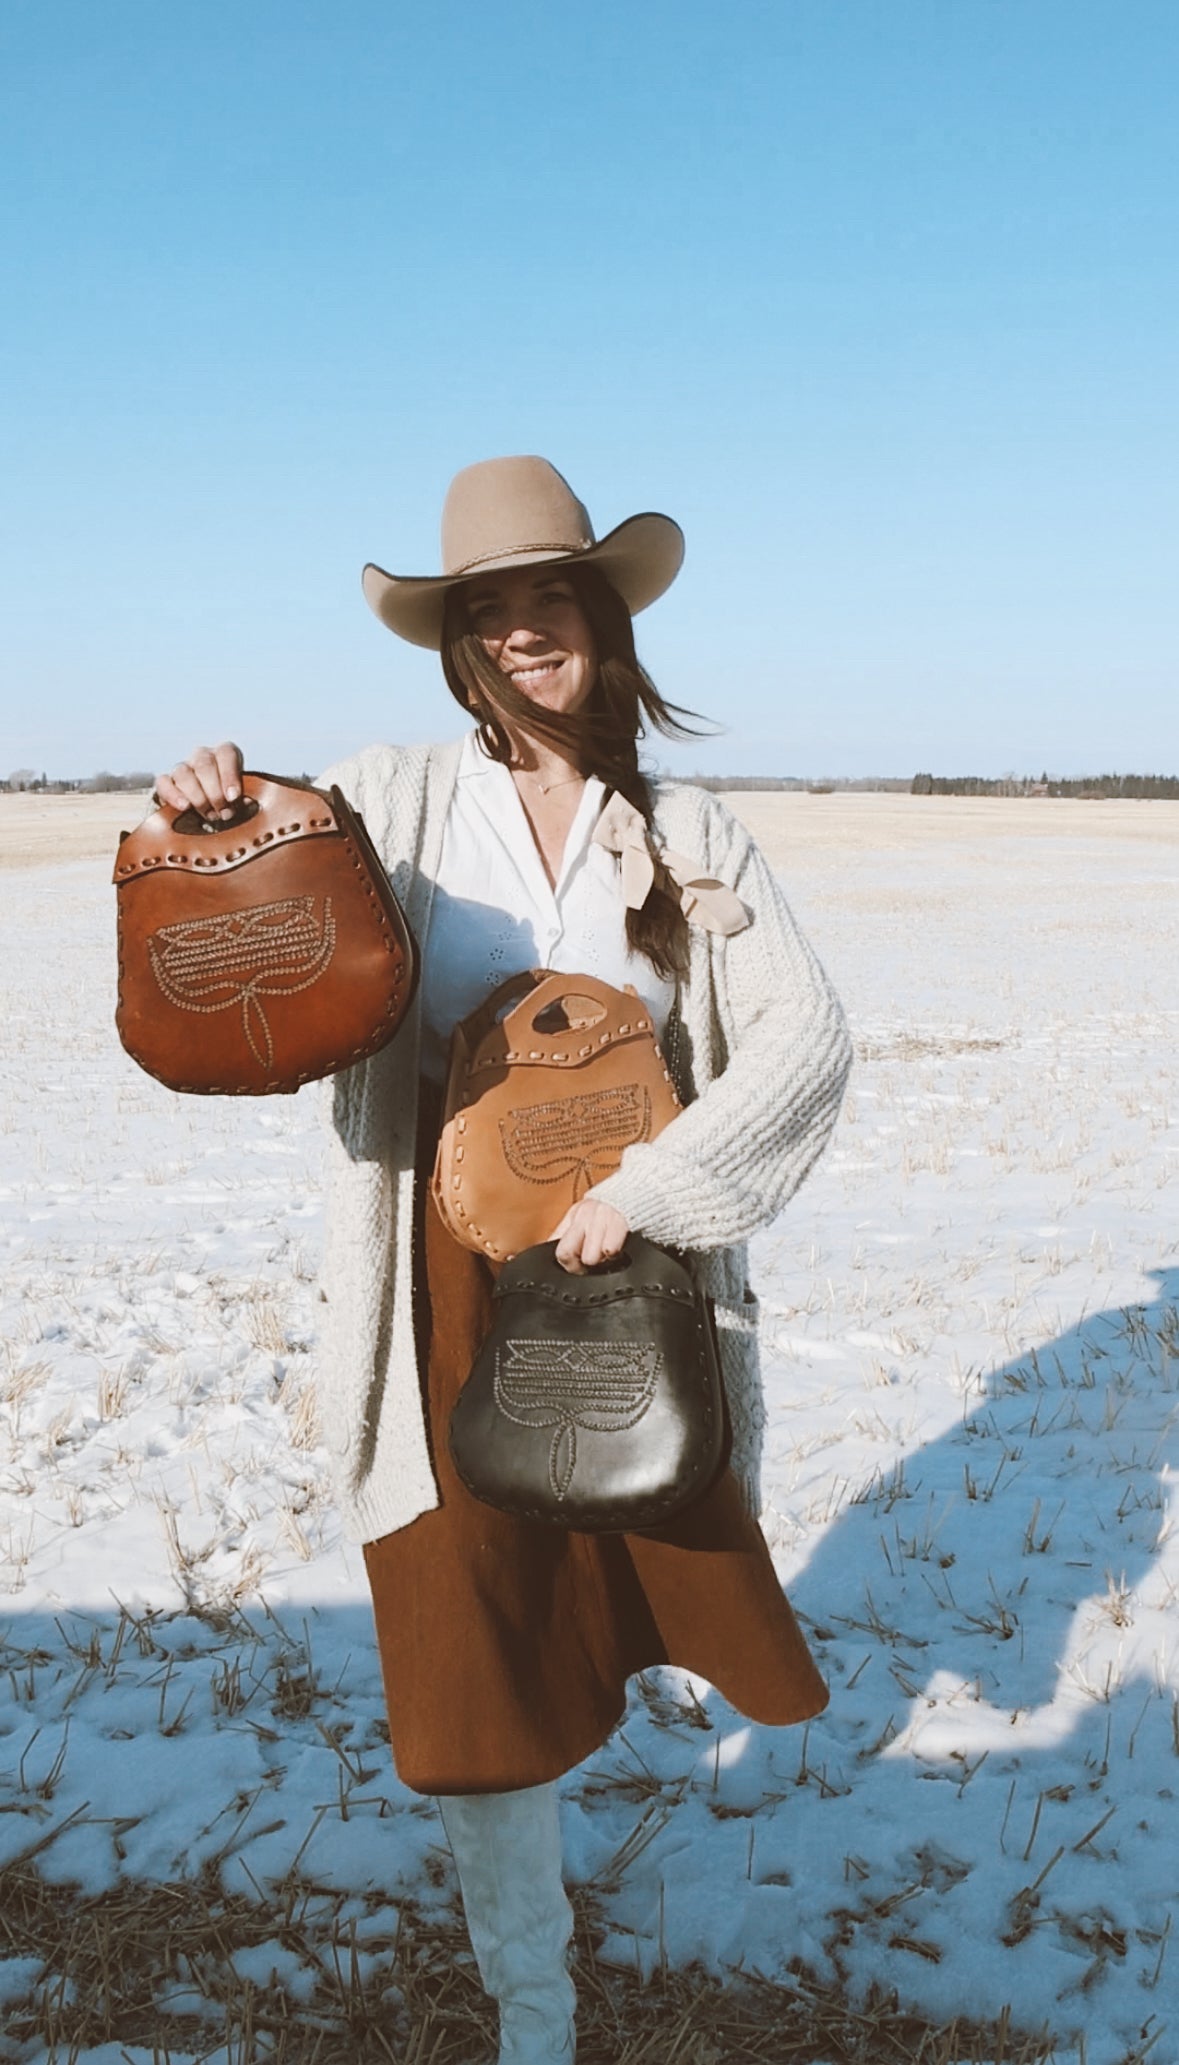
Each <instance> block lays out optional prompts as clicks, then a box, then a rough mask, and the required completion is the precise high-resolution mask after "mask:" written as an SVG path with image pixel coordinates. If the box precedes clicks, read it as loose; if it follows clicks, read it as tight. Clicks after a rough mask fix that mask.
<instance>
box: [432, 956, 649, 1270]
mask: <svg viewBox="0 0 1179 2065" xmlns="http://www.w3.org/2000/svg"><path fill="white" fill-rule="evenodd" d="M679 1110H680V1100H679V1097H678V1096H677V1094H676V1089H675V1085H674V1083H673V1082H672V1079H671V1076H670V1074H669V1072H668V1068H667V1063H666V1062H665V1060H664V1058H663V1055H662V1053H661V1051H660V1048H659V1045H658V1042H657V1041H656V1038H655V1028H654V1026H653V1024H652V1022H651V1014H650V1012H649V1011H648V1009H647V1007H646V1005H645V1004H644V1003H643V1001H642V999H641V998H640V997H639V995H638V993H637V991H636V990H633V989H631V988H630V987H629V985H628V987H627V988H626V989H625V990H618V989H614V988H612V986H611V985H610V983H608V982H599V981H598V979H597V977H596V976H592V975H554V974H552V973H551V972H550V971H549V970H548V969H545V968H533V969H530V970H528V971H527V972H525V973H523V974H521V975H515V976H512V977H511V978H510V979H509V981H507V982H504V983H501V984H500V986H499V988H498V989H497V990H495V991H494V992H493V994H492V995H491V996H490V997H489V998H488V999H487V1001H486V1003H484V1004H481V1005H480V1007H479V1009H478V1010H477V1011H473V1012H472V1013H471V1015H470V1017H469V1018H464V1020H463V1021H462V1023H461V1025H458V1026H456V1027H455V1030H454V1033H453V1035H452V1039H451V1049H450V1071H449V1076H448V1080H447V1087H446V1103H445V1107H444V1116H443V1122H442V1135H441V1138H440V1140H439V1143H438V1155H437V1159H436V1161H435V1165H434V1181H433V1191H434V1197H435V1199H436V1201H437V1204H438V1208H439V1210H440V1212H441V1213H442V1216H443V1218H444V1219H445V1221H446V1224H447V1225H448V1227H449V1228H450V1231H451V1232H452V1233H453V1235H454V1237H455V1239H456V1240H458V1241H460V1242H461V1243H462V1245H463V1246H464V1247H467V1248H474V1249H476V1250H477V1251H478V1252H479V1253H480V1254H484V1255H489V1256H491V1258H492V1259H493V1261H497V1262H502V1261H504V1260H506V1258H507V1257H508V1256H509V1255H518V1254H519V1253H520V1251H521V1249H523V1248H530V1247H534V1246H535V1245H536V1244H537V1243H538V1242H540V1241H545V1240H548V1239H549V1238H550V1237H551V1235H552V1231H553V1228H554V1227H555V1226H556V1225H557V1223H558V1221H559V1220H561V1219H562V1218H563V1217H564V1215H565V1213H566V1211H567V1210H568V1209H569V1206H570V1205H572V1204H576V1202H577V1200H578V1199H579V1198H581V1197H584V1195H585V1193H586V1191H587V1190H589V1189H590V1188H591V1186H592V1185H593V1184H595V1183H600V1182H602V1181H603V1179H604V1178H605V1177H606V1176H610V1175H613V1173H614V1171H615V1169H616V1168H617V1167H618V1164H619V1162H620V1161H621V1160H622V1156H623V1153H624V1151H625V1150H626V1148H628V1147H630V1146H631V1145H632V1144H633V1143H634V1142H636V1141H639V1140H653V1139H654V1137H655V1135H656V1134H657V1133H659V1132H661V1131H662V1129H663V1127H664V1126H666V1125H667V1124H668V1123H669V1121H670V1120H671V1119H673V1118H674V1117H675V1115H676V1113H677V1112H678V1111H679Z"/></svg>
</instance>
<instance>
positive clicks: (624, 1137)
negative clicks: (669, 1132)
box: [499, 1083, 651, 1200]
mask: <svg viewBox="0 0 1179 2065" xmlns="http://www.w3.org/2000/svg"><path fill="white" fill-rule="evenodd" d="M650 1132H651V1096H650V1092H649V1091H648V1090H647V1089H645V1088H644V1086H643V1085H642V1084H641V1083H619V1084H618V1085H616V1086H615V1087H614V1088H613V1089H605V1090H587V1091H584V1092H583V1093H582V1094H581V1095H579V1096H576V1097H555V1098H553V1099H552V1100H551V1102H548V1103H545V1104H525V1105H521V1106H519V1108H518V1109H516V1110H515V1111H509V1112H508V1113H507V1114H506V1116H505V1117H504V1118H502V1119H501V1120H500V1122H499V1136H500V1141H501V1144H502V1146H503V1151H504V1160H505V1161H506V1163H507V1165H508V1167H509V1169H510V1170H511V1171H512V1174H513V1175H514V1176H520V1177H522V1178H523V1179H524V1181H525V1182H527V1183H561V1182H567V1181H568V1179H569V1178H570V1177H572V1178H573V1196H574V1199H575V1200H576V1199H578V1198H580V1197H583V1196H584V1194H585V1192H586V1191H587V1190H588V1189H589V1188H590V1185H591V1184H592V1183H595V1182H600V1181H601V1179H602V1177H603V1176H607V1175H612V1174H613V1172H614V1170H615V1169H616V1168H617V1167H618V1164H619V1161H620V1160H621V1158H622V1151H623V1149H624V1148H625V1147H630V1146H632V1145H633V1144H634V1142H635V1141H636V1140H646V1139H647V1138H648V1137H649V1136H650Z"/></svg>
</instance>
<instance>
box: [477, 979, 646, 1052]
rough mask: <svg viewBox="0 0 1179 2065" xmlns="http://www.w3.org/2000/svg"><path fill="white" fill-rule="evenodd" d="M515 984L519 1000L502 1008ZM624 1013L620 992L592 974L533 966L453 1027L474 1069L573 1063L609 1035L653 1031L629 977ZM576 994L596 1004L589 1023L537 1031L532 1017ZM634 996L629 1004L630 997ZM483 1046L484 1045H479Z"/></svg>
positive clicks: (619, 1036)
mask: <svg viewBox="0 0 1179 2065" xmlns="http://www.w3.org/2000/svg"><path fill="white" fill-rule="evenodd" d="M513 985H514V986H517V987H520V988H522V991H523V994H522V997H521V1001H520V1002H518V1003H516V1004H515V1005H513V1007H512V1009H511V1010H509V1011H506V1012H505V1010H504V1004H505V1002H507V1001H509V1000H510V994H511V990H512V988H513ZM624 994H625V996H626V998H627V1000H628V1006H629V1008H628V1015H627V1016H626V1017H625V1018H624V1017H623V1016H622V1006H621V1005H620V1004H619V992H618V991H617V990H615V989H613V988H612V987H611V985H610V984H609V983H607V982H599V980H598V978H597V977H596V976H593V975H559V974H555V973H554V972H553V971H552V970H551V969H545V968H533V969H529V970H528V971H527V972H526V973H525V974H523V975H519V976H516V977H513V978H511V979H510V980H509V981H508V982H504V983H501V984H500V987H499V988H498V989H497V990H496V991H494V993H493V994H492V995H491V996H490V997H489V998H488V999H487V1000H486V1002H485V1003H483V1004H481V1005H480V1006H479V1007H478V1009H477V1010H476V1011H473V1012H472V1013H471V1015H470V1017H469V1018H465V1019H464V1020H463V1021H462V1024H461V1026H459V1027H458V1028H457V1030H458V1032H459V1033H461V1035H462V1039H463V1043H464V1045H465V1048H466V1051H467V1053H468V1054H469V1055H470V1057H471V1058H470V1063H469V1069H470V1073H471V1074H472V1075H474V1074H477V1073H478V1072H479V1071H480V1070H482V1069H487V1068H494V1069H502V1068H503V1067H504V1065H505V1063H528V1062H537V1063H544V1064H547V1065H549V1066H556V1067H561V1066H563V1065H565V1066H571V1065H574V1064H576V1063H578V1062H582V1061H585V1060H586V1059H587V1058H588V1056H589V1055H591V1054H593V1053H596V1052H597V1051H598V1050H599V1049H601V1048H604V1047H608V1046H609V1045H610V1044H611V1043H612V1042H613V1041H616V1040H620V1039H621V1040H626V1039H632V1038H634V1037H635V1035H636V1034H641V1033H650V1034H651V1035H652V1037H653V1036H654V1031H655V1028H654V1025H653V1023H652V1019H651V1014H650V1012H649V1011H648V1009H647V1006H646V1005H645V1004H644V1002H643V1000H642V998H641V997H640V996H639V993H638V991H637V990H636V989H635V988H634V987H633V985H632V984H630V983H628V984H627V986H626V990H625V993H624ZM565 996H569V997H574V996H576V997H577V998H578V999H579V1000H588V1001H589V1002H591V1003H592V1004H595V1005H597V1006H598V1007H599V1016H598V1017H597V1018H596V1019H595V1020H594V1022H593V1024H592V1026H589V1025H587V1026H584V1027H581V1028H578V1027H576V1026H565V1027H563V1028H562V1029H561V1030H559V1031H556V1032H538V1031H537V1029H536V1025H535V1022H534V1021H535V1020H536V1019H538V1018H539V1017H540V1016H541V1015H542V1014H543V1012H544V1011H546V1010H547V1009H548V1008H549V1006H550V1005H552V1004H554V1003H557V1002H559V1001H560V999H561V998H562V997H565ZM630 999H633V1006H630V1005H629V1000H630ZM480 1047H483V1049H484V1051H483V1052H482V1053H480V1052H479V1051H478V1050H479V1048H480Z"/></svg>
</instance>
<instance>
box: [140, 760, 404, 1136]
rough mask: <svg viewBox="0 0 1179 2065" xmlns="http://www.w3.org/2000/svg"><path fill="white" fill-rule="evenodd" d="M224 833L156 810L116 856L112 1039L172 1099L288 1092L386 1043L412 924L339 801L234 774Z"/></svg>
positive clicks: (294, 785) (274, 779)
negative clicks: (238, 797) (176, 1093)
mask: <svg viewBox="0 0 1179 2065" xmlns="http://www.w3.org/2000/svg"><path fill="white" fill-rule="evenodd" d="M242 789H243V796H242V802H241V804H240V806H239V808H238V810H237V813H236V815H235V817H234V819H233V821H232V822H226V823H224V824H220V823H218V824H210V823H207V822H206V821H205V820H204V819H203V818H201V817H200V815H199V814H198V812H196V811H195V810H187V811H183V812H180V813H179V814H177V813H176V812H175V811H172V810H168V809H164V808H161V809H158V810H156V811H154V812H153V813H152V815H151V816H150V817H146V818H145V819H144V821H143V823H142V824H141V825H139V826H137V828H136V829H135V831H133V832H124V833H123V835H122V837H121V839H120V842H119V851H118V855H117V857H116V860H115V872H114V880H115V884H116V886H117V890H118V907H119V1002H118V1010H117V1012H116V1014H115V1023H116V1025H117V1027H118V1033H119V1038H120V1039H121V1040H122V1042H123V1045H124V1047H125V1048H126V1049H127V1052H128V1053H129V1054H130V1055H131V1056H132V1057H133V1058H134V1060H136V1061H137V1062H138V1063H139V1065H140V1067H141V1068H144V1069H146V1070H147V1072H148V1074H149V1075H153V1076H156V1077H158V1079H159V1081H160V1082H162V1083H167V1085H168V1087H169V1089H172V1090H191V1091H197V1092H202V1093H206V1094H208V1093H215V1094H218V1095H221V1096H231V1097H241V1096H245V1097H258V1096H265V1095H267V1094H269V1093H271V1092H274V1091H284V1090H297V1089H298V1088H299V1087H300V1085H301V1084H303V1083H309V1082H312V1081H314V1080H315V1078H316V1077H317V1076H325V1075H330V1074H332V1073H333V1072H334V1071H335V1070H336V1069H340V1068H347V1067H349V1066H350V1065H351V1063H352V1062H354V1061H361V1060H363V1059H364V1058H365V1056H366V1055H369V1054H373V1053H375V1052H376V1050H377V1049H378V1048H379V1047H383V1046H384V1045H385V1043H386V1041H388V1040H391V1039H392V1037H393V1035H394V1033H395V1032H396V1030H397V1028H398V1026H399V1025H400V1023H401V1020H402V1018H403V1017H404V1015H405V1010H406V1006H407V1004H408V1003H409V999H410V997H411V995H412V993H413V986H414V981H415V978H416V971H417V957H416V953H415V950H414V944H413V939H412V937H411V935H410V932H409V928H408V927H407V925H406V922H405V919H404V917H403V916H402V913H401V909H400V906H399V905H398V903H397V900H396V898H395V896H394V894H393V891H392V888H391V887H390V884H389V880H388V877H387V876H386V874H385V871H384V869H383V868H382V866H381V863H380V861H379V860H378V858H377V856H376V853H375V852H374V850H373V846H372V843H371V841H370V839H369V836H368V833H367V832H366V831H365V829H364V825H363V823H362V822H361V819H360V817H359V816H358V815H357V813H356V812H355V811H354V810H353V809H352V807H351V805H350V804H349V803H348V802H347V801H346V799H345V798H344V796H342V795H341V793H340V791H339V789H337V788H333V789H332V790H331V792H330V794H329V793H328V792H326V791H325V790H323V789H316V788H313V787H311V786H310V785H309V784H308V783H305V782H292V781H286V780H284V779H283V778H282V777H280V776H278V775H273V774H256V773H247V774H243V776H242Z"/></svg>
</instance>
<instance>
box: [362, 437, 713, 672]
mask: <svg viewBox="0 0 1179 2065" xmlns="http://www.w3.org/2000/svg"><path fill="white" fill-rule="evenodd" d="M683 557H684V534H683V532H682V531H681V529H680V527H679V525H678V523H673V522H672V520H671V518H670V516H658V515H655V514H654V513H653V512H648V513H646V514H644V515H642V516H629V517H628V518H627V520H626V522H625V523H620V524H619V525H618V526H617V528H616V529H615V530H612V531H610V532H608V533H607V535H606V537H604V538H602V539H601V540H596V539H595V538H594V529H593V525H592V524H591V522H590V520H589V517H588V516H587V514H586V512H585V509H584V508H583V506H582V504H581V503H580V502H579V501H578V499H577V496H576V495H575V494H574V492H573V490H572V488H571V487H570V485H569V483H568V481H567V480H563V479H562V478H561V475H560V474H559V473H558V472H557V469H556V467H555V466H550V465H549V462H548V460H547V459H531V458H526V459H483V460H481V461H480V462H479V464H478V465H477V466H467V467H464V469H463V471H462V472H461V473H456V474H455V477H454V479H453V480H452V481H451V483H450V487H449V489H448V491H447V496H446V502H445V504H444V506H443V510H442V572H441V573H440V574H424V575H421V576H419V577H417V578H414V577H412V576H403V575H400V574H387V573H386V572H385V570H384V568H383V567H379V566H371V565H370V566H366V567H365V570H364V573H363V575H362V577H361V585H362V586H363V588H364V598H365V601H366V602H367V603H368V605H369V608H370V609H372V610H374V611H375V612H376V614H377V616H378V617H379V618H380V619H381V622H382V624H387V625H388V627H389V629H390V631H396V633H397V635H398V637H399V638H408V640H409V642H410V644H411V645H425V646H429V647H431V648H432V649H433V650H434V651H435V652H437V651H438V649H439V647H440V646H441V644H442V616H443V611H444V610H445V607H446V597H447V594H448V593H449V591H450V589H452V588H454V587H455V586H457V584H458V583H459V582H460V581H469V580H470V579H471V578H472V577H473V575H475V574H490V573H494V572H498V571H500V570H501V569H503V568H506V567H513V566H539V565H542V564H543V563H544V562H545V561H546V560H553V559H576V560H579V561H584V562H585V563H586V564H587V565H591V566H596V567H599V568H600V569H601V571H602V573H603V574H604V575H605V576H606V579H607V580H608V581H609V583H610V585H611V587H612V588H615V589H617V591H618V593H619V595H621V597H622V599H623V601H624V602H625V604H626V606H627V608H628V609H629V611H630V613H631V615H632V616H634V615H635V614H636V613H637V612H638V611H639V610H641V609H646V607H647V605H648V603H650V602H654V601H656V600H657V598H658V597H659V596H660V595H662V594H663V592H664V590H665V589H666V588H670V586H671V584H672V582H673V581H674V579H675V577H676V575H677V574H678V572H679V570H680V567H681V565H682V563H683Z"/></svg>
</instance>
